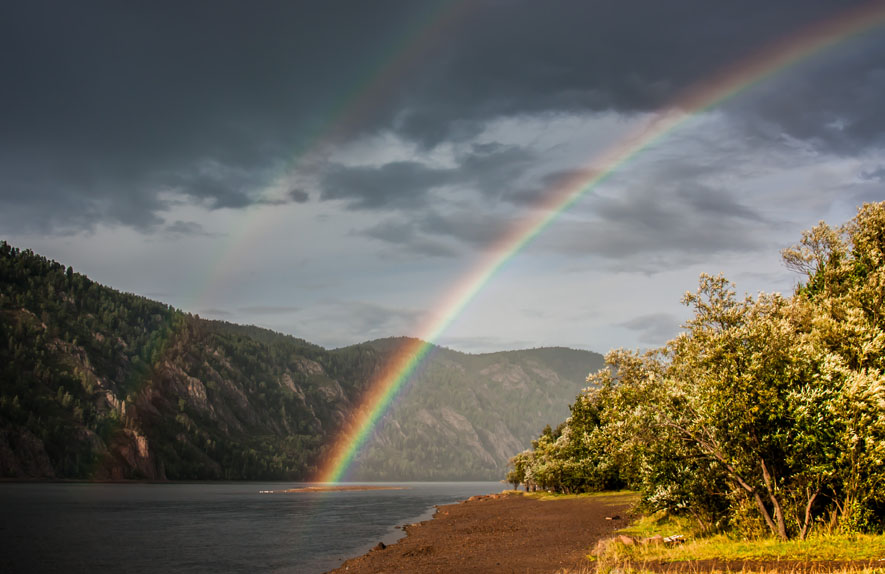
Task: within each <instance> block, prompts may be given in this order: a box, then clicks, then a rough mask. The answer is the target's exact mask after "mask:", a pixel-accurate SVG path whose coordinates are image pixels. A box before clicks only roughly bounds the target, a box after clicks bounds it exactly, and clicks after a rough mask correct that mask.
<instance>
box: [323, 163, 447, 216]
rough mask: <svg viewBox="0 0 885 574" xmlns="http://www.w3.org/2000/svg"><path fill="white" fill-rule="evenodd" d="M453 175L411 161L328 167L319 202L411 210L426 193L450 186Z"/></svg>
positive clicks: (363, 207) (423, 199)
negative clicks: (330, 201) (373, 165)
mask: <svg viewBox="0 0 885 574" xmlns="http://www.w3.org/2000/svg"><path fill="white" fill-rule="evenodd" d="M454 176H455V173H454V171H453V170H450V169H435V168H431V167H427V166H426V165H424V164H422V163H419V162H414V161H397V162H391V163H387V164H384V165H382V166H380V167H364V166H359V167H346V166H342V165H336V166H331V167H330V168H329V169H328V171H326V173H325V174H324V175H323V181H322V187H323V191H322V195H321V199H324V200H330V199H343V200H346V201H347V205H348V207H349V208H351V209H379V208H414V207H420V206H424V205H426V203H427V194H428V192H429V191H431V190H433V189H435V188H438V187H440V186H442V185H446V184H448V183H450V182H451V181H452V180H453V179H454Z"/></svg>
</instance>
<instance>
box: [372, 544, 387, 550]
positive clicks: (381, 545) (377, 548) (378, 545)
mask: <svg viewBox="0 0 885 574" xmlns="http://www.w3.org/2000/svg"><path fill="white" fill-rule="evenodd" d="M385 548H387V544H384V543H383V542H379V543H378V544H376V545H375V547H374V548H372V550H384V549H385Z"/></svg>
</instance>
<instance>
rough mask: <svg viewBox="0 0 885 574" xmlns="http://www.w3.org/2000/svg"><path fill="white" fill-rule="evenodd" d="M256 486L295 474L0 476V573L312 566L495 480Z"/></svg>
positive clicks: (290, 570)
mask: <svg viewBox="0 0 885 574" xmlns="http://www.w3.org/2000/svg"><path fill="white" fill-rule="evenodd" d="M385 484H387V485H395V486H403V487H404V489H403V490H374V491H371V490H370V491H356V492H326V493H317V492H313V493H291V494H260V493H259V491H260V490H280V489H285V488H293V487H295V486H300V485H299V484H294V483H221V484H219V483H210V484H0V572H2V573H4V574H13V573H24V572H40V573H43V572H58V573H65V574H78V573H90V574H92V573H96V572H128V573H147V572H150V573H157V572H162V573H171V572H174V573H178V572H183V573H202V572H206V573H209V572H211V573H213V574H221V573H226V572H249V573H253V572H256V573H257V572H278V573H286V574H295V573H299V574H300V573H306V574H310V573H319V572H324V571H326V570H328V569H330V568H334V567H335V566H337V565H338V564H340V563H341V561H342V560H343V559H345V558H350V557H353V556H356V555H359V554H362V553H363V552H365V551H367V550H368V549H370V548H371V547H372V546H374V545H375V544H377V543H378V541H379V540H383V541H385V543H390V542H393V541H394V540H396V539H397V538H398V537H400V536H401V535H402V532H401V531H400V530H396V529H394V526H396V525H402V524H406V523H409V522H416V521H418V520H423V519H426V518H429V517H430V515H431V513H432V511H433V506H434V505H436V504H447V503H450V502H455V501H457V500H462V499H464V498H467V497H469V496H472V495H474V494H488V493H491V492H500V491H501V490H502V488H503V487H504V485H502V484H501V483H497V482H449V483H445V482H437V483H402V484H394V483H385Z"/></svg>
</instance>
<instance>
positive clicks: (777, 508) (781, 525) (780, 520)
mask: <svg viewBox="0 0 885 574" xmlns="http://www.w3.org/2000/svg"><path fill="white" fill-rule="evenodd" d="M759 465H760V466H761V467H762V480H763V481H765V488H766V490H768V498H769V500H771V504H772V506H773V507H774V519H775V520H777V530H776V531H775V534H777V535H778V537H779V538H780V539H781V540H787V539H788V538H789V537H788V536H787V524H786V522H785V521H784V511H783V509H781V505H780V502H779V501H778V499H777V497H776V496H775V495H774V482H773V481H772V480H771V474H770V473H769V472H768V466H767V465H766V464H765V459H763V458H762V457H759ZM769 526H770V525H769Z"/></svg>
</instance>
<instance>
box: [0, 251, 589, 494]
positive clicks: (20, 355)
mask: <svg viewBox="0 0 885 574" xmlns="http://www.w3.org/2000/svg"><path fill="white" fill-rule="evenodd" d="M405 340H406V338H403V337H392V338H385V339H376V340H373V341H367V342H365V343H359V344H356V345H350V346H347V347H341V348H337V349H325V348H323V347H321V346H319V345H315V344H313V343H310V342H309V341H307V340H305V339H300V338H298V337H294V336H292V335H286V334H282V333H277V332H275V331H272V330H269V329H265V328H262V327H257V326H253V325H237V324H234V323H228V322H224V321H213V320H207V319H201V318H199V317H198V316H194V315H189V314H187V313H184V312H182V311H180V310H177V309H175V308H173V307H172V306H170V305H167V304H164V303H161V302H157V301H152V300H150V299H148V298H146V297H141V296H138V295H134V294H131V293H123V292H120V291H117V290H115V289H112V288H109V287H105V286H102V285H100V284H98V283H96V282H94V281H92V280H90V279H89V278H88V277H86V276H85V275H82V274H79V273H75V272H74V271H73V269H72V268H70V267H65V266H63V265H61V264H60V263H57V262H54V261H51V260H48V259H47V258H45V257H42V256H40V255H37V254H35V253H33V252H32V251H30V250H19V249H16V248H13V247H11V246H9V245H8V244H6V243H5V242H3V243H0V361H2V363H3V366H2V368H0V477H7V478H9V477H12V478H85V479H101V480H106V479H148V480H167V479H178V480H187V479H200V480H212V479H228V480H240V479H280V480H282V479H286V480H295V479H305V478H308V477H310V476H312V475H313V473H315V471H316V469H317V467H318V466H319V465H320V464H321V463H322V462H323V461H325V460H326V458H327V457H328V449H329V445H330V443H331V441H332V440H333V439H334V437H335V436H336V433H337V432H338V431H339V430H340V428H341V427H342V425H343V424H344V422H345V421H347V420H348V417H349V416H350V413H352V412H353V410H354V409H355V408H359V407H360V405H361V401H362V397H363V393H365V392H366V390H367V388H368V386H369V385H370V384H371V382H372V381H373V379H374V377H375V376H376V375H377V374H378V372H379V371H380V369H381V366H382V365H383V364H384V362H385V361H386V360H388V359H389V358H390V356H391V355H392V354H393V353H395V352H396V350H397V348H398V345H399V344H402V342H403V341H405ZM429 355H430V357H429V358H428V359H427V360H425V361H424V363H423V364H422V366H421V368H420V369H419V370H418V372H417V373H416V375H415V376H414V377H413V378H412V379H413V380H412V381H411V382H410V383H409V385H408V388H406V389H404V390H403V392H402V393H401V394H400V396H399V397H398V398H397V401H395V404H394V405H393V406H392V407H391V408H390V410H389V411H388V412H387V413H386V414H385V415H384V416H383V417H382V418H381V421H380V422H379V425H378V427H377V429H376V432H375V433H374V438H373V439H372V440H371V441H369V442H368V443H367V444H366V445H365V446H364V448H363V450H362V451H361V453H360V455H359V456H358V457H357V459H356V461H355V464H354V470H353V473H352V475H353V476H354V477H355V478H358V479H360V480H368V479H375V480H379V479H385V480H387V479H400V480H405V479H412V480H420V479H437V478H448V479H458V478H492V479H494V478H500V477H501V476H502V472H503V468H504V466H505V465H506V461H507V458H509V456H512V455H513V454H514V453H515V452H516V451H518V450H522V449H523V448H525V447H526V446H528V443H529V441H530V440H531V438H532V437H533V436H534V435H535V434H537V432H538V430H539V428H540V427H542V426H543V424H547V423H551V422H555V421H557V420H559V419H561V418H562V416H564V414H565V413H567V412H568V408H567V406H568V402H570V401H572V400H573V399H574V397H575V396H576V395H577V393H578V391H579V390H580V388H581V387H583V386H584V384H585V383H584V377H586V375H587V373H589V372H590V371H592V370H594V369H595V368H596V367H597V366H598V364H601V361H602V358H601V356H599V355H597V354H595V353H591V352H589V351H579V350H573V349H566V348H540V349H530V350H521V351H500V352H497V353H484V354H469V353H463V352H461V351H455V350H452V349H447V348H444V347H439V346H435V345H434V346H433V348H432V351H431V352H430V353H429ZM520 402H522V403H526V402H528V403H530V404H532V405H533V407H532V408H531V409H526V408H519V406H518V405H516V403H520Z"/></svg>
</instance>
